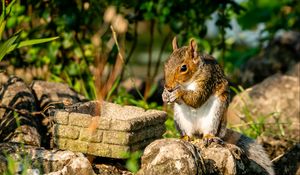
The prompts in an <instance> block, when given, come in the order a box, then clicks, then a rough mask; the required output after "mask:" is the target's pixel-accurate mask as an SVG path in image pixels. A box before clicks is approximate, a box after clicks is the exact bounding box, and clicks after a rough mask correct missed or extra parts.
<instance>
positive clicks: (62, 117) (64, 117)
mask: <svg viewBox="0 0 300 175" xmlns="http://www.w3.org/2000/svg"><path fill="white" fill-rule="evenodd" d="M54 116H55V117H54V121H55V122H56V123H58V124H63V125H67V124H68V122H69V113H68V112H65V111H56V114H55V115H54Z"/></svg>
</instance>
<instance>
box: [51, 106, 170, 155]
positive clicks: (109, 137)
mask: <svg viewBox="0 0 300 175" xmlns="http://www.w3.org/2000/svg"><path fill="white" fill-rule="evenodd" d="M165 120H166V113H165V112H163V111H158V110H146V111H145V110H144V109H142V108H138V107H133V106H120V105H117V104H113V103H108V102H102V103H100V102H97V101H92V102H86V103H81V104H77V105H76V106H72V107H70V108H68V109H65V110H60V111H57V112H56V113H55V115H54V121H55V124H54V133H53V135H54V143H55V145H56V146H57V147H58V148H59V149H63V150H71V151H78V152H82V153H87V154H91V155H96V156H101V157H111V158H125V155H126V154H125V153H126V152H130V151H136V150H142V149H143V148H145V147H146V146H147V145H148V144H149V143H151V142H152V141H154V140H156V139H158V138H161V136H162V134H163V133H164V132H165V125H164V122H165Z"/></svg>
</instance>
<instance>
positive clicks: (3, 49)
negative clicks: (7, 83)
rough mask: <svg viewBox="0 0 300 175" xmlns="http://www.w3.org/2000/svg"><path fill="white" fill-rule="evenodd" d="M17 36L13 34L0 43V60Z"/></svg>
mask: <svg viewBox="0 0 300 175" xmlns="http://www.w3.org/2000/svg"><path fill="white" fill-rule="evenodd" d="M19 36H20V35H14V36H12V37H10V38H9V39H8V40H7V41H5V42H4V43H2V44H1V45H0V61H1V60H2V59H3V57H4V56H5V55H6V54H7V53H8V52H9V49H10V48H11V47H12V46H13V44H14V42H15V41H16V40H17V39H18V37H19Z"/></svg>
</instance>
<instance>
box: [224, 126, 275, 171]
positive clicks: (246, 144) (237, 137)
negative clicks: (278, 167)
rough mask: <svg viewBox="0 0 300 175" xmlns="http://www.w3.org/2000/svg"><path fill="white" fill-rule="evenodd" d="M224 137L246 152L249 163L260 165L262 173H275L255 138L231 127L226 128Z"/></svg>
mask: <svg viewBox="0 0 300 175" xmlns="http://www.w3.org/2000/svg"><path fill="white" fill-rule="evenodd" d="M225 137H226V139H225V140H226V141H227V142H229V143H232V144H235V145H237V146H238V147H240V148H241V149H242V150H243V151H244V152H245V153H246V155H247V157H248V159H250V160H251V164H256V165H259V166H260V167H262V169H264V170H265V173H262V174H269V175H275V172H274V169H273V166H272V162H271V160H270V159H269V156H268V155H267V154H266V152H265V150H264V148H263V147H262V146H261V145H260V144H258V143H256V141H255V140H253V139H251V138H249V137H247V136H245V135H243V134H241V133H238V132H236V131H233V130H231V129H227V133H226V136H225ZM251 164H250V166H251Z"/></svg>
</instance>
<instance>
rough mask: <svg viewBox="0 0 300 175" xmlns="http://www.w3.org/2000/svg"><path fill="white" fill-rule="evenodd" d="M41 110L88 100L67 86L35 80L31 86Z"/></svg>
mask: <svg viewBox="0 0 300 175" xmlns="http://www.w3.org/2000/svg"><path fill="white" fill-rule="evenodd" d="M30 87H31V89H32V91H33V93H34V94H35V96H36V99H37V103H38V105H39V106H40V108H41V109H44V108H45V107H47V106H49V105H52V106H55V107H57V108H62V106H65V105H72V104H75V103H78V102H82V101H87V99H86V98H85V97H84V96H82V95H80V94H78V93H77V92H75V91H74V90H73V89H71V88H70V87H69V86H68V85H67V84H64V83H56V82H47V81H40V80H35V81H33V82H32V83H31V85H30Z"/></svg>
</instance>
